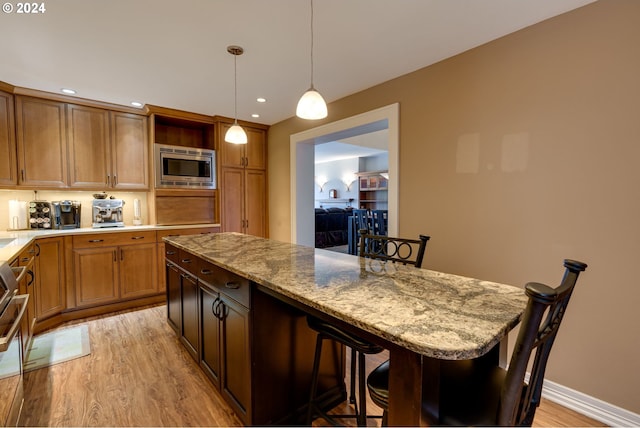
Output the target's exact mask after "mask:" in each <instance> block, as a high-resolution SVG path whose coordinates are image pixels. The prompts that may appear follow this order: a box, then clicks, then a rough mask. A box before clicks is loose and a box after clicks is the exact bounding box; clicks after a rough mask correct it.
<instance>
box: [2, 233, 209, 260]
mask: <svg viewBox="0 0 640 428" xmlns="http://www.w3.org/2000/svg"><path fill="white" fill-rule="evenodd" d="M215 226H220V225H219V224H189V225H173V226H158V225H142V226H124V227H103V228H92V227H82V228H77V229H27V230H13V231H0V262H2V261H5V260H7V261H10V260H12V259H13V258H15V257H16V256H18V254H20V252H21V251H22V250H23V249H24V248H25V247H26V246H27V245H29V243H30V242H31V241H33V240H34V239H37V238H46V237H50V236H65V235H79V234H84V233H117V232H135V231H137V230H140V231H145V230H163V229H187V228H196V227H215Z"/></svg>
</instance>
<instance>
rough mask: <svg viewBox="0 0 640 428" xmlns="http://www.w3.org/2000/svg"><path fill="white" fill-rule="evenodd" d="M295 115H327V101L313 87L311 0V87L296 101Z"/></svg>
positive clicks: (320, 117)
mask: <svg viewBox="0 0 640 428" xmlns="http://www.w3.org/2000/svg"><path fill="white" fill-rule="evenodd" d="M296 116H298V117H300V118H302V119H312V120H315V119H324V118H325V117H327V103H325V102H324V98H322V95H320V93H319V92H318V91H316V89H315V88H314V87H313V0H311V87H310V88H309V90H308V91H307V92H305V93H304V95H302V98H300V101H298V107H297V108H296Z"/></svg>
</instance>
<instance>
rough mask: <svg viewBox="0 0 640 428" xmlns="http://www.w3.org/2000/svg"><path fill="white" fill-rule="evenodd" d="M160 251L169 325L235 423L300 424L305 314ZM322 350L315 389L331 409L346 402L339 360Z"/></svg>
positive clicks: (192, 260) (307, 369) (236, 279)
mask: <svg viewBox="0 0 640 428" xmlns="http://www.w3.org/2000/svg"><path fill="white" fill-rule="evenodd" d="M165 251H166V260H165V262H166V264H165V269H166V280H167V300H168V310H167V315H168V323H169V324H170V325H171V326H172V327H173V328H174V329H175V330H176V332H177V333H178V334H179V335H180V340H181V342H182V343H183V345H184V346H185V348H186V349H187V351H188V352H189V353H190V354H191V355H192V356H193V357H194V359H195V360H196V362H197V363H198V364H199V365H200V367H201V369H202V370H203V372H204V373H205V374H206V375H207V377H208V378H209V379H210V380H211V382H212V383H213V385H214V386H215V387H216V388H217V389H218V390H219V391H220V394H221V395H222V397H223V398H224V399H225V401H226V402H227V403H228V404H229V406H230V407H231V408H232V409H233V410H234V411H235V413H236V414H237V416H238V417H239V418H240V420H241V421H242V422H243V423H244V424H245V425H291V424H294V425H299V424H301V423H303V422H304V417H305V414H306V413H305V410H304V409H305V405H306V403H307V400H308V396H309V386H310V383H311V371H312V365H313V356H314V347H315V340H316V333H315V332H314V331H312V330H311V329H310V328H309V327H308V326H307V323H306V315H305V313H304V312H302V311H300V310H299V309H297V308H295V307H292V306H290V305H289V304H287V303H284V302H282V301H280V300H278V299H276V298H274V297H272V296H270V295H268V294H265V293H263V292H262V291H260V290H257V289H256V287H257V286H256V284H252V283H251V282H250V281H249V280H247V279H245V278H242V277H240V276H238V275H236V274H234V273H232V272H229V271H227V270H225V269H222V268H220V267H218V266H216V265H213V264H211V263H209V262H207V261H206V260H203V259H201V258H199V257H197V256H195V255H193V254H190V253H188V252H186V251H184V250H181V249H178V248H176V247H174V246H173V245H171V244H168V243H167V244H165ZM194 289H195V290H196V296H194ZM194 307H195V309H194ZM194 322H195V323H196V324H195V325H194ZM180 323H181V324H180ZM325 349H326V352H323V358H322V362H321V368H320V373H321V382H320V385H319V391H320V393H321V394H323V397H325V400H324V401H323V403H325V404H326V406H327V408H330V407H332V406H335V404H337V403H339V402H341V401H343V400H344V399H345V398H346V391H344V364H345V362H344V355H345V354H344V347H342V346H341V345H335V347H333V349H332V346H331V344H325Z"/></svg>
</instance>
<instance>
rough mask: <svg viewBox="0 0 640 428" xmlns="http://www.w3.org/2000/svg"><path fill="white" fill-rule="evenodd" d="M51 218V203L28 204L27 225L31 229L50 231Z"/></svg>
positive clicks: (32, 202) (34, 202)
mask: <svg viewBox="0 0 640 428" xmlns="http://www.w3.org/2000/svg"><path fill="white" fill-rule="evenodd" d="M52 217H53V215H52V213H51V202H47V201H31V202H29V225H30V227H31V229H51V225H52V221H51V218H52Z"/></svg>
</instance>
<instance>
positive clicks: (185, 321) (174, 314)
mask: <svg viewBox="0 0 640 428" xmlns="http://www.w3.org/2000/svg"><path fill="white" fill-rule="evenodd" d="M165 254H166V256H167V259H166V262H167V264H166V278H167V301H168V304H167V316H168V320H169V324H170V325H172V327H173V328H174V329H175V330H176V331H177V332H178V333H179V334H180V340H181V342H182V343H183V345H184V346H185V348H186V349H187V351H188V352H189V353H190V354H191V355H192V356H193V358H194V359H195V360H196V361H197V362H198V363H199V364H200V366H201V367H202V369H203V370H204V372H205V373H206V374H207V376H208V377H209V378H210V379H211V381H212V382H213V384H214V385H216V387H217V388H219V389H220V393H221V394H222V395H223V397H224V398H225V399H226V401H227V402H228V403H229V405H231V406H232V407H233V409H234V410H235V411H236V412H237V414H238V416H240V418H241V419H242V420H243V421H247V423H248V421H250V420H251V419H250V403H251V375H250V373H251V365H250V361H251V349H250V345H249V343H250V342H249V331H250V330H249V319H250V311H249V282H248V281H247V280H245V279H243V278H240V277H238V276H236V275H234V274H231V273H229V272H227V271H225V270H223V269H220V268H218V267H216V266H214V265H211V264H209V263H207V262H206V261H203V260H202V259H200V258H198V257H195V256H193V255H192V254H190V253H188V252H185V251H183V250H180V249H178V248H176V247H174V246H172V245H168V244H166V245H165Z"/></svg>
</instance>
